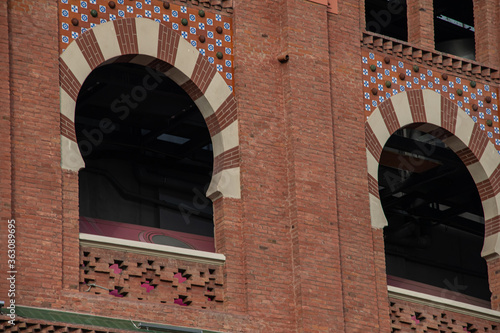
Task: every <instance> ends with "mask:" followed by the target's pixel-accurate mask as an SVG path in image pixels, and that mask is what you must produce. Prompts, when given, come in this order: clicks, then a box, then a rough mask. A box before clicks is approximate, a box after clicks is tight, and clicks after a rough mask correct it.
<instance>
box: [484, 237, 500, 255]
mask: <svg viewBox="0 0 500 333" xmlns="http://www.w3.org/2000/svg"><path fill="white" fill-rule="evenodd" d="M481 256H482V257H483V258H484V259H486V260H491V259H495V258H498V257H499V256H500V232H497V233H496V234H493V235H489V236H487V237H485V238H484V245H483V250H482V251H481Z"/></svg>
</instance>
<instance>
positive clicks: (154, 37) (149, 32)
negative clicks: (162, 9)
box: [135, 18, 160, 58]
mask: <svg viewBox="0 0 500 333" xmlns="http://www.w3.org/2000/svg"><path fill="white" fill-rule="evenodd" d="M135 27H136V31H137V42H138V45H139V53H140V54H145V55H149V56H151V57H155V58H156V57H157V56H158V39H159V37H158V35H159V32H160V25H159V24H158V23H157V22H155V21H152V20H149V19H146V18H136V19H135Z"/></svg>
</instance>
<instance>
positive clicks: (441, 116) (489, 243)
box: [365, 89, 500, 259]
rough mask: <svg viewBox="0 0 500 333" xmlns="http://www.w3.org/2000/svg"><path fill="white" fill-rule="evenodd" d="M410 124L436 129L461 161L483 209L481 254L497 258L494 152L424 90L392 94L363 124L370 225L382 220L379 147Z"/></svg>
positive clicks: (451, 108) (459, 113) (475, 128)
mask: <svg viewBox="0 0 500 333" xmlns="http://www.w3.org/2000/svg"><path fill="white" fill-rule="evenodd" d="M415 123H418V124H420V126H419V127H418V129H419V130H422V131H424V132H433V131H434V132H433V134H434V133H439V132H441V133H442V134H443V135H442V137H441V139H442V140H443V141H444V142H445V143H446V144H447V145H448V146H449V147H450V148H451V149H452V150H453V151H454V152H455V153H457V155H459V157H460V158H461V159H462V161H463V162H464V164H465V165H466V166H467V168H468V170H469V172H470V173H471V175H472V178H473V179H474V182H475V183H476V186H477V188H478V191H479V194H480V197H481V201H482V205H483V210H484V217H485V242H484V247H483V251H482V255H483V257H485V258H486V259H490V258H494V257H498V256H499V254H500V232H499V231H500V216H499V207H500V155H499V154H498V151H497V150H496V148H495V147H494V145H493V143H492V142H491V141H490V140H489V139H488V137H487V135H486V133H485V132H484V131H482V130H481V129H480V127H479V125H478V124H476V123H475V122H474V121H473V120H472V119H471V117H470V116H469V115H467V113H465V111H464V110H462V109H461V108H459V107H458V105H456V104H455V103H453V102H452V101H450V100H449V99H447V98H445V97H443V96H441V95H440V94H438V93H436V92H434V91H431V90H427V89H424V90H411V91H407V92H402V93H399V94H397V95H395V96H392V97H391V98H390V99H388V100H386V101H385V102H383V103H381V104H380V105H379V107H378V108H377V109H375V110H374V111H373V113H372V114H371V115H370V117H369V118H368V120H367V121H366V123H365V133H366V156H367V166H368V184H369V198H370V215H371V224H372V227H373V228H376V229H381V228H383V227H385V226H386V225H387V219H386V217H385V214H384V211H383V208H382V205H381V202H380V197H379V192H378V167H379V161H380V156H381V154H382V148H383V147H384V145H385V143H386V142H387V140H388V139H389V137H390V136H391V135H392V134H393V133H394V132H395V131H396V130H398V129H400V128H402V127H405V126H407V125H410V124H415ZM442 129H445V130H446V131H443V130H442ZM447 132H449V133H447ZM450 133H451V134H452V135H450Z"/></svg>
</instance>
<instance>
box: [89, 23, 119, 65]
mask: <svg viewBox="0 0 500 333" xmlns="http://www.w3.org/2000/svg"><path fill="white" fill-rule="evenodd" d="M92 31H93V32H94V36H95V38H96V40H97V43H98V44H99V47H100V49H101V53H102V56H103V57H104V59H105V60H109V59H111V58H113V57H117V56H120V55H121V54H122V53H121V51H120V45H119V44H118V38H117V37H116V31H115V25H114V24H113V22H112V21H110V22H107V23H104V24H99V25H97V26H96V27H94V28H92Z"/></svg>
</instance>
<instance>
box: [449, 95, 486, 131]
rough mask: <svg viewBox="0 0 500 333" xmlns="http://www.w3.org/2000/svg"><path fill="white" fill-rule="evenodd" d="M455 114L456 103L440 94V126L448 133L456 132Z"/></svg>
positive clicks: (456, 110)
mask: <svg viewBox="0 0 500 333" xmlns="http://www.w3.org/2000/svg"><path fill="white" fill-rule="evenodd" d="M457 114H458V105H456V104H455V103H453V102H452V101H451V100H449V99H448V98H445V97H444V96H441V126H442V127H443V128H444V129H446V130H447V131H449V132H450V133H456V132H455V131H456V126H457ZM485 136H486V135H485Z"/></svg>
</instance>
